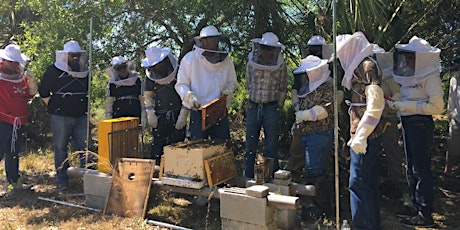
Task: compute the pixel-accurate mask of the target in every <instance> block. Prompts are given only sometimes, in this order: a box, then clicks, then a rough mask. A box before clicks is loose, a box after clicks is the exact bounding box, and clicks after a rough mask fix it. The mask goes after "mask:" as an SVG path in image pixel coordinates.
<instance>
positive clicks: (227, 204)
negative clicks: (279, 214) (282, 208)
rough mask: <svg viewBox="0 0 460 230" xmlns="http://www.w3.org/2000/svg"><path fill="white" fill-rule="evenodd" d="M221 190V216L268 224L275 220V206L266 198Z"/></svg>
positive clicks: (257, 223)
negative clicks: (271, 205) (269, 203)
mask: <svg viewBox="0 0 460 230" xmlns="http://www.w3.org/2000/svg"><path fill="white" fill-rule="evenodd" d="M219 192H220V216H221V217H222V218H227V219H231V220H238V221H241V222H246V223H251V224H256V225H267V224H269V223H271V222H273V221H274V208H273V207H270V206H268V205H267V204H268V201H267V199H266V198H256V197H250V196H247V195H246V194H241V193H234V192H230V191H227V190H225V189H222V190H219Z"/></svg>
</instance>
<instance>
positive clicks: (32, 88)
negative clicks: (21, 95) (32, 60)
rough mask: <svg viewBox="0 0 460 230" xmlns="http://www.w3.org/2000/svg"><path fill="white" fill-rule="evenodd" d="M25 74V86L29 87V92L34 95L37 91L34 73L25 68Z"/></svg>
mask: <svg viewBox="0 0 460 230" xmlns="http://www.w3.org/2000/svg"><path fill="white" fill-rule="evenodd" d="M25 75H26V76H27V87H28V88H29V94H30V95H34V94H35V93H37V82H36V81H35V77H34V76H35V74H34V73H33V72H32V71H30V70H27V71H26V73H25Z"/></svg>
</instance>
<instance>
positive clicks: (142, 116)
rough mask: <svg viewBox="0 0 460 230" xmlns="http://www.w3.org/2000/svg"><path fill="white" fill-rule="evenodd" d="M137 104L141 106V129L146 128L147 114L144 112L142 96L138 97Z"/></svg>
mask: <svg viewBox="0 0 460 230" xmlns="http://www.w3.org/2000/svg"><path fill="white" fill-rule="evenodd" d="M139 104H140V106H141V117H140V118H141V125H142V128H145V127H147V112H146V111H145V98H144V96H142V95H139Z"/></svg>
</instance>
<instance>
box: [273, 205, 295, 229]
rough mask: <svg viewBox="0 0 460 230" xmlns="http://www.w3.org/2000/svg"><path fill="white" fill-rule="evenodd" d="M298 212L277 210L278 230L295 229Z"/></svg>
mask: <svg viewBox="0 0 460 230" xmlns="http://www.w3.org/2000/svg"><path fill="white" fill-rule="evenodd" d="M296 215H297V210H292V209H275V222H276V227H277V228H278V229H294V227H295V225H296V224H297V223H296Z"/></svg>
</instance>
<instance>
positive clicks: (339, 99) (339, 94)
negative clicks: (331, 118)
mask: <svg viewBox="0 0 460 230" xmlns="http://www.w3.org/2000/svg"><path fill="white" fill-rule="evenodd" d="M342 101H343V90H337V104H339V105H340V104H341V103H342Z"/></svg>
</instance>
